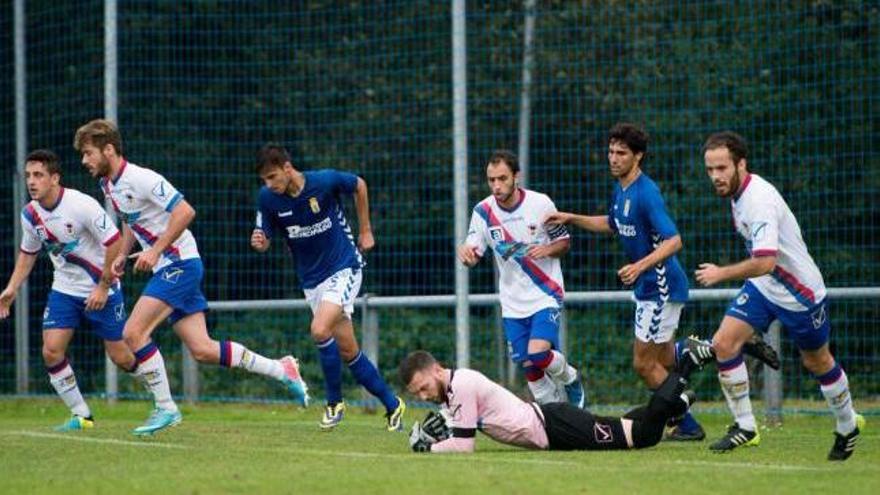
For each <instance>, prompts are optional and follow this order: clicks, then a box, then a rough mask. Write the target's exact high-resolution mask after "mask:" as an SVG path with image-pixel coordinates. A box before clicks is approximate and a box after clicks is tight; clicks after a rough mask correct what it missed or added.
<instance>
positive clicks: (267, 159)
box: [256, 143, 290, 174]
mask: <svg viewBox="0 0 880 495" xmlns="http://www.w3.org/2000/svg"><path fill="white" fill-rule="evenodd" d="M289 161H290V153H288V152H287V148H285V147H284V146H282V145H281V144H279V143H266V144H264V145H263V147H262V148H260V151H259V153H257V167H256V170H257V174H261V173H263V171H264V170H266V169H267V168H282V167H284V164H285V163H287V162H289Z"/></svg>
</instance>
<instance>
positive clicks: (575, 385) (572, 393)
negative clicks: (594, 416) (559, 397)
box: [565, 377, 585, 409]
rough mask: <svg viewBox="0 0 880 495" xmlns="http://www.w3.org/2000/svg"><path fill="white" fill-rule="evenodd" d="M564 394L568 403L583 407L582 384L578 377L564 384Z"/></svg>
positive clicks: (579, 407)
mask: <svg viewBox="0 0 880 495" xmlns="http://www.w3.org/2000/svg"><path fill="white" fill-rule="evenodd" d="M565 395H566V396H567V398H568V403H569V404H571V405H573V406H574V407H576V408H578V409H583V408H584V403H585V394H584V386H583V385H582V384H581V381H580V377H576V378H575V379H574V381H573V382H571V383H569V384H566V385H565Z"/></svg>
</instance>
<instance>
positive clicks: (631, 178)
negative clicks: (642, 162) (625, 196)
mask: <svg viewBox="0 0 880 495" xmlns="http://www.w3.org/2000/svg"><path fill="white" fill-rule="evenodd" d="M640 175H642V169H641V168H639V166H638V165H636V166H634V167H633V168H631V169H630V171H629V172H627V173H626V175H624V176H622V177H620V178H619V179H617V180H618V181H619V182H620V187H622V188H624V189H626V188H627V187H629V186H630V184H632V183H633V182H635V181H636V179H638V178H639V176H640Z"/></svg>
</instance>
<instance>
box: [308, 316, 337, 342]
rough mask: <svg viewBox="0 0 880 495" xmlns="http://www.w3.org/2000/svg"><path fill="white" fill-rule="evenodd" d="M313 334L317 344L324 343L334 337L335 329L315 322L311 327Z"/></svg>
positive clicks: (310, 330)
mask: <svg viewBox="0 0 880 495" xmlns="http://www.w3.org/2000/svg"><path fill="white" fill-rule="evenodd" d="M309 332H310V333H311V334H312V340H314V341H315V342H323V341H325V340H327V339H329V338H330V337H332V336H333V328H332V327H330V326H329V325H324V324H322V323H320V322H316V321H313V322H312V325H311V326H310V327H309Z"/></svg>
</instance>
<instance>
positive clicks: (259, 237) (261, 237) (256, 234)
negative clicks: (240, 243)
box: [251, 229, 269, 253]
mask: <svg viewBox="0 0 880 495" xmlns="http://www.w3.org/2000/svg"><path fill="white" fill-rule="evenodd" d="M251 247H252V248H254V249H255V250H257V251H259V252H261V253H262V252H263V251H265V250H267V249H269V239H268V238H267V237H266V233H265V232H263V231H262V230H260V229H254V231H253V233H251Z"/></svg>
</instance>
